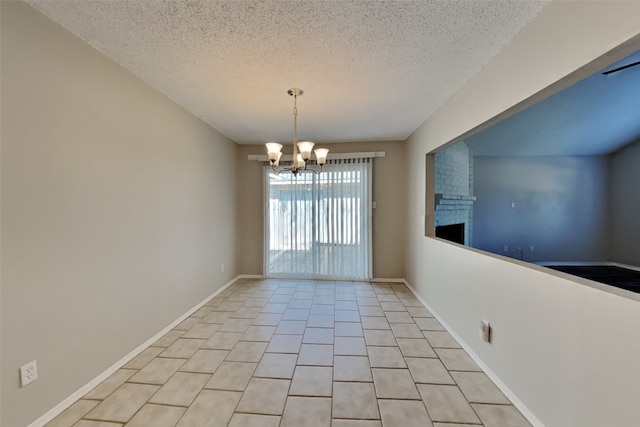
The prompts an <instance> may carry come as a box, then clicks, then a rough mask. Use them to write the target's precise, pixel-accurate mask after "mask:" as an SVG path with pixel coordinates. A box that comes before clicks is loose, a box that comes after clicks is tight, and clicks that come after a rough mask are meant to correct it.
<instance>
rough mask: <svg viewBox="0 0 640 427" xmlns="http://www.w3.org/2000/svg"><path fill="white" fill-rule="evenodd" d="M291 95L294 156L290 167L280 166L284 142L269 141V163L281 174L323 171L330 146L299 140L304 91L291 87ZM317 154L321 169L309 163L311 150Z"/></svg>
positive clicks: (289, 92)
mask: <svg viewBox="0 0 640 427" xmlns="http://www.w3.org/2000/svg"><path fill="white" fill-rule="evenodd" d="M287 93H288V94H289V95H290V96H293V158H292V163H291V166H290V167H280V166H279V165H280V157H281V156H282V151H281V150H282V144H278V143H277V142H267V143H266V144H265V145H266V146H267V154H268V155H269V163H270V164H271V167H272V168H273V171H274V172H275V173H276V174H280V173H281V172H283V171H290V172H291V173H293V174H294V175H297V174H298V173H301V172H313V173H320V172H322V166H324V164H325V163H327V154H328V153H329V149H328V148H316V149H315V150H313V146H314V145H315V144H314V143H313V142H310V141H300V142H299V141H298V97H299V96H302V94H303V93H304V92H303V91H302V89H297V88H291V89H289V90H288V91H287ZM312 150H313V152H314V153H315V155H316V163H317V164H318V165H319V166H320V170H317V169H314V168H312V167H310V166H309V165H308V164H307V163H308V162H309V160H310V159H311V151H312Z"/></svg>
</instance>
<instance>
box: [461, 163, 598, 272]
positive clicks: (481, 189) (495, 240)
mask: <svg viewBox="0 0 640 427" xmlns="http://www.w3.org/2000/svg"><path fill="white" fill-rule="evenodd" d="M607 163H608V162H607V157H605V156H574V157H567V156H553V157H537V156H523V157H504V156H476V157H474V164H475V179H474V194H475V195H476V197H477V200H476V202H475V204H474V210H473V215H474V225H475V228H474V236H473V237H474V240H473V247H474V248H478V249H482V250H485V251H489V252H493V253H496V254H499V255H505V256H510V257H514V258H518V259H524V260H525V261H529V262H541V261H559V262H567V261H569V262H577V261H582V262H604V261H607V243H608V233H607V231H608V229H607V227H608V225H609V221H608V218H607V211H608V210H609V204H608V191H609V189H608V185H607V182H608V179H609V176H608V167H607ZM514 203H515V207H513V204H514ZM505 246H506V247H507V252H505V251H504V247H505ZM531 247H533V251H532V250H531ZM518 248H520V249H521V250H522V253H521V254H520V253H518Z"/></svg>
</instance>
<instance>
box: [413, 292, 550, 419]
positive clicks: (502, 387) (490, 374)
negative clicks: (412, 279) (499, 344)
mask: <svg viewBox="0 0 640 427" xmlns="http://www.w3.org/2000/svg"><path fill="white" fill-rule="evenodd" d="M403 283H404V284H405V285H406V286H407V288H409V290H410V291H411V292H412V293H413V295H414V296H415V297H416V298H417V299H418V301H420V302H421V303H422V305H424V306H425V307H426V308H427V310H429V311H430V312H431V313H432V314H433V315H434V317H435V318H436V319H437V320H438V322H440V323H441V324H442V326H443V327H444V328H445V329H446V330H447V332H449V334H451V336H452V337H453V339H455V340H456V341H457V342H458V344H460V346H461V347H462V348H463V349H464V351H466V352H467V354H468V355H469V356H470V357H471V358H472V359H473V361H474V362H476V364H477V365H478V366H479V367H480V369H482V370H483V371H484V373H485V374H487V376H488V377H489V378H490V379H491V381H493V382H494V384H495V385H496V386H497V387H498V388H499V389H500V391H502V393H504V395H505V396H506V397H507V399H509V400H510V401H511V403H513V406H515V407H516V408H518V410H519V411H520V412H521V413H522V415H523V416H524V417H525V418H526V419H527V421H529V422H530V423H531V425H533V427H544V424H542V422H541V421H540V420H539V419H538V418H537V417H536V416H535V415H534V414H533V412H531V411H530V410H529V408H527V406H526V405H525V404H524V403H522V401H521V400H520V399H518V397H517V396H516V395H515V394H514V393H513V392H512V391H511V389H509V387H507V385H506V384H505V383H503V382H502V380H500V378H498V376H497V375H496V374H495V373H494V372H493V371H492V370H491V369H489V367H488V366H487V365H486V363H484V362H483V361H482V359H480V357H479V356H478V355H477V354H476V353H475V352H474V351H473V350H472V349H471V347H469V346H468V345H467V343H465V342H464V340H463V339H462V338H460V336H458V334H456V333H455V332H454V331H453V329H451V327H450V326H449V325H448V324H447V322H445V321H444V319H443V318H442V317H440V315H439V314H438V313H437V312H436V311H435V310H434V309H433V308H432V307H431V306H430V305H429V304H427V302H426V301H425V300H424V299H423V298H422V297H421V296H420V295H419V294H418V292H417V291H416V290H415V289H414V288H413V286H411V285H410V284H409V282H407V281H406V280H403Z"/></svg>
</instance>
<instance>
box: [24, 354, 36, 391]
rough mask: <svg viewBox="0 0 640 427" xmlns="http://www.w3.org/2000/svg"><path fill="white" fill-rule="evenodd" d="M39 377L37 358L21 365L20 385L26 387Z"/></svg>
mask: <svg viewBox="0 0 640 427" xmlns="http://www.w3.org/2000/svg"><path fill="white" fill-rule="evenodd" d="M37 379H38V365H37V364H36V361H35V360H32V361H31V362H29V363H27V364H26V365H23V366H21V367H20V386H21V387H24V386H26V385H27V384H29V383H32V382H34V381H35V380H37Z"/></svg>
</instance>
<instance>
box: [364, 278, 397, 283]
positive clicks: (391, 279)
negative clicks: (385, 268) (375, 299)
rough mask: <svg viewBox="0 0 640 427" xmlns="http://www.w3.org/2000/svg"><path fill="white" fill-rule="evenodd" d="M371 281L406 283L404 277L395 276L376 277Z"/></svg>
mask: <svg viewBox="0 0 640 427" xmlns="http://www.w3.org/2000/svg"><path fill="white" fill-rule="evenodd" d="M370 282H374V283H406V281H405V280H404V279H398V278H395V277H390V278H385V277H374V278H373V279H371V280H370Z"/></svg>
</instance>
